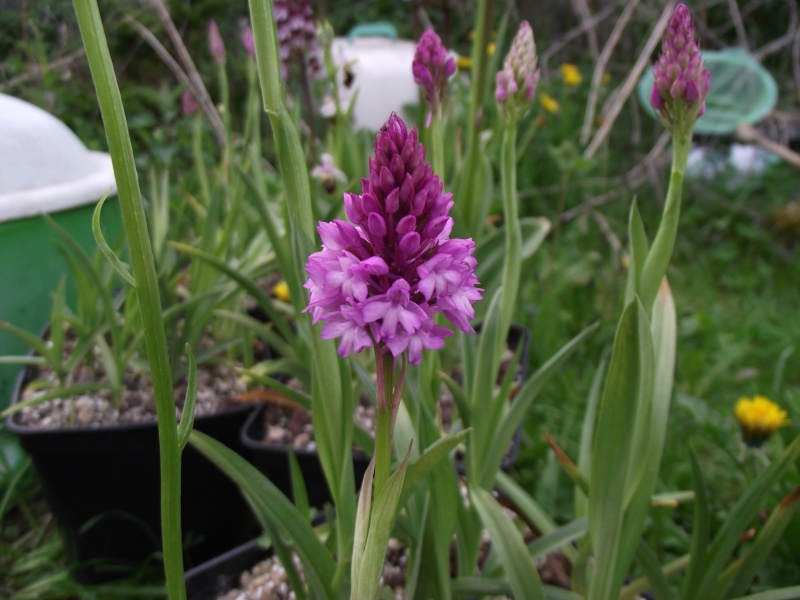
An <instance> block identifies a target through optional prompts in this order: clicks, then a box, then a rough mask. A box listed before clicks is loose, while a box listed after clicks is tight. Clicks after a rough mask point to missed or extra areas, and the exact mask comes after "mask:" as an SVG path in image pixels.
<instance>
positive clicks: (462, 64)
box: [456, 56, 472, 70]
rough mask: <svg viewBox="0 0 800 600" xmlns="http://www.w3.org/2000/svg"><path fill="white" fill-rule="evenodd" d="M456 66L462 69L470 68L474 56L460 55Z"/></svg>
mask: <svg viewBox="0 0 800 600" xmlns="http://www.w3.org/2000/svg"><path fill="white" fill-rule="evenodd" d="M456 67H458V68H459V69H460V70H463V69H469V68H470V67H472V58H471V57H469V56H459V57H458V58H456Z"/></svg>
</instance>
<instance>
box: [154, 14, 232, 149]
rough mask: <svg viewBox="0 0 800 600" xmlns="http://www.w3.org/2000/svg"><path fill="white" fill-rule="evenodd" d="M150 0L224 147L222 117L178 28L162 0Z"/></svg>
mask: <svg viewBox="0 0 800 600" xmlns="http://www.w3.org/2000/svg"><path fill="white" fill-rule="evenodd" d="M150 2H151V4H152V6H153V8H155V10H156V13H157V14H158V18H159V19H160V20H161V24H162V25H163V26H164V29H165V30H166V32H167V36H168V37H169V40H170V42H172V46H173V47H174V48H175V52H176V53H177V55H178V60H179V61H180V63H181V65H182V66H183V69H184V71H185V73H186V76H187V77H188V79H189V81H190V82H191V88H192V92H193V93H195V99H196V100H197V102H198V104H199V105H200V109H201V110H202V111H203V114H204V115H205V116H206V119H208V122H209V125H211V129H212V130H213V131H214V137H215V138H216V139H217V144H218V145H219V147H220V148H224V147H225V146H226V145H227V136H226V135H225V125H224V123H223V122H222V118H221V117H220V116H219V112H218V111H217V109H216V107H215V106H214V102H213V101H212V100H211V96H210V95H209V93H208V90H207V89H206V86H205V84H204V83H203V78H202V77H200V72H199V71H198V70H197V67H196V66H195V64H194V61H193V60H192V57H191V55H190V54H189V50H187V49H186V45H185V44H184V43H183V39H182V38H181V34H180V33H179V32H178V29H177V28H176V27H175V23H174V22H173V21H172V17H170V15H169V9H168V8H167V6H166V4H164V0H150ZM227 108H229V107H226V109H227Z"/></svg>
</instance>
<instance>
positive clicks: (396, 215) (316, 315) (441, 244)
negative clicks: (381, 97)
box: [305, 113, 482, 365]
mask: <svg viewBox="0 0 800 600" xmlns="http://www.w3.org/2000/svg"><path fill="white" fill-rule="evenodd" d="M361 187H362V193H361V194H350V193H348V194H345V195H344V205H345V211H346V213H347V217H348V219H349V220H350V222H347V221H342V220H336V221H333V222H332V223H322V222H320V224H319V227H318V228H317V231H319V234H320V237H321V238H322V251H320V252H315V253H314V254H312V255H311V256H310V257H309V259H308V263H307V264H306V271H307V272H308V274H309V279H308V281H306V283H305V287H306V288H308V290H309V291H310V296H309V303H308V308H307V310H308V311H310V312H311V314H312V316H313V320H314V322H315V323H316V322H318V321H326V323H325V326H324V327H323V329H322V337H323V338H324V339H336V338H341V341H340V342H339V349H338V350H339V354H340V355H342V356H347V355H348V354H349V353H350V352H351V351H353V352H359V351H360V350H362V349H363V348H365V347H367V346H370V345H373V344H374V345H375V347H376V350H380V351H386V350H388V351H389V352H391V354H392V355H393V356H400V355H401V354H403V353H404V352H406V351H408V360H409V362H410V363H411V364H415V365H418V364H419V363H420V361H421V360H422V351H423V349H424V348H428V349H431V350H435V349H438V348H441V347H442V346H443V345H444V338H445V337H447V336H449V335H451V334H452V331H451V330H450V329H448V328H447V327H443V326H440V325H437V324H436V322H435V321H434V317H435V316H436V314H438V313H443V314H444V315H445V317H447V318H448V319H449V320H450V322H451V323H452V324H453V325H455V326H456V327H458V328H459V329H460V330H462V331H465V332H469V331H473V329H472V327H471V325H470V320H471V319H473V318H474V316H475V311H474V309H473V307H472V305H473V304H474V303H475V302H476V301H478V300H480V299H481V298H482V296H481V291H482V290H481V288H479V287H477V286H478V285H479V284H478V279H477V277H476V276H475V265H476V264H477V261H476V260H475V258H474V257H473V256H472V254H473V252H474V250H475V244H474V242H473V241H472V240H471V239H466V240H465V239H450V231H451V230H452V228H453V219H452V218H451V217H450V216H449V212H450V209H451V208H452V206H453V201H452V199H451V198H452V194H451V193H443V186H442V182H441V181H440V180H439V178H438V177H437V176H436V175H435V174H434V173H433V170H432V168H431V165H430V163H428V162H425V147H424V146H423V145H422V144H420V143H419V141H418V134H417V130H416V129H412V130H411V131H408V129H407V128H406V125H405V123H403V121H402V120H401V119H400V118H399V117H398V116H397V115H396V114H394V113H393V114H392V116H391V117H390V118H389V121H388V122H387V123H386V124H385V125H384V126H383V127H382V128H381V131H380V132H379V134H378V135H377V136H376V138H375V154H374V156H373V157H372V158H370V160H369V179H362V183H361Z"/></svg>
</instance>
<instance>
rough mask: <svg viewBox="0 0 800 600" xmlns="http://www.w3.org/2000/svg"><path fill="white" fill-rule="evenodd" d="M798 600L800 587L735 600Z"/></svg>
mask: <svg viewBox="0 0 800 600" xmlns="http://www.w3.org/2000/svg"><path fill="white" fill-rule="evenodd" d="M798 598H800V585H796V586H794V587H787V588H781V589H778V590H769V591H768V592H760V593H758V594H750V595H749V596H740V597H739V598H735V599H734V600H797V599H798Z"/></svg>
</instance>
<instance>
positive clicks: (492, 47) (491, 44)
mask: <svg viewBox="0 0 800 600" xmlns="http://www.w3.org/2000/svg"><path fill="white" fill-rule="evenodd" d="M495 50H497V46H496V45H495V43H494V42H489V45H488V46H486V54H488V55H489V56H491V55H492V54H494V51H495Z"/></svg>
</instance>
